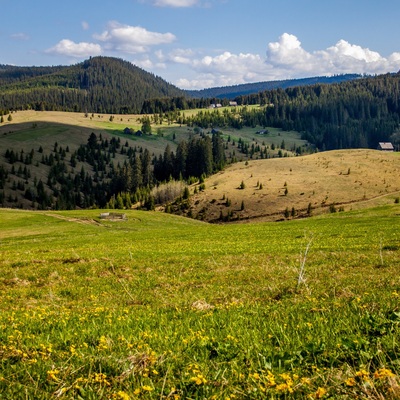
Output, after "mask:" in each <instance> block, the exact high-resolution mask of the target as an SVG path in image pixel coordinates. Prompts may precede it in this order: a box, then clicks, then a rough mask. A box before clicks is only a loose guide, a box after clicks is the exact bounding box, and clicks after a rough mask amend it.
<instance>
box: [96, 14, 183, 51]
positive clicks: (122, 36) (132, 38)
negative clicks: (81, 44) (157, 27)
mask: <svg viewBox="0 0 400 400" xmlns="http://www.w3.org/2000/svg"><path fill="white" fill-rule="evenodd" d="M94 37H95V39H97V40H99V41H101V42H104V47H105V48H106V49H107V50H111V51H117V52H123V53H131V54H135V53H144V52H146V51H148V50H149V47H150V46H155V45H160V44H168V43H171V42H173V41H174V40H176V37H175V35H173V34H172V33H169V32H168V33H158V32H151V31H148V30H146V29H145V28H142V27H140V26H130V25H123V24H120V23H118V22H115V21H112V22H110V23H109V25H108V29H107V30H105V31H104V32H103V33H101V34H100V35H95V36H94Z"/></svg>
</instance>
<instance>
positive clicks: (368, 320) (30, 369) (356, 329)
mask: <svg viewBox="0 0 400 400" xmlns="http://www.w3.org/2000/svg"><path fill="white" fill-rule="evenodd" d="M126 215H127V218H128V219H127V220H126V221H119V222H117V221H108V220H101V219H100V218H99V211H96V210H91V211H71V212H27V211H12V210H4V209H3V210H0V244H1V252H0V271H1V278H0V287H1V291H2V297H1V302H0V310H1V312H0V326H1V329H0V341H1V346H0V355H1V360H2V361H1V363H0V396H1V397H4V398H12V399H22V398H24V399H25V398H35V399H51V398H55V397H56V398H62V399H63V398H65V399H72V398H74V399H76V398H83V399H100V398H107V399H128V398H131V399H136V398H139V399H160V398H161V399H167V398H169V399H171V398H174V399H178V398H181V399H188V398H192V399H205V398H207V399H212V398H215V399H222V398H223V399H226V398H233V399H235V398H237V399H243V398H248V399H264V398H296V399H302V398H304V399H306V398H307V399H310V398H312V399H321V398H343V399H347V398H348V399H350V398H367V399H379V398H385V399H395V398H398V396H399V395H400V386H399V385H400V380H399V379H400V377H399V374H400V368H399V359H400V353H399V346H398V343H399V340H400V336H399V334H400V331H399V329H398V327H399V323H400V316H399V311H400V310H399V296H400V280H399V275H398V273H397V272H398V269H399V267H400V253H399V252H400V232H399V230H398V226H399V215H400V209H399V206H398V205H394V204H392V205H390V206H385V207H380V208H372V209H370V210H368V211H362V212H360V211H353V212H346V213H341V214H335V215H330V216H326V217H314V218H310V219H305V220H300V221H289V222H285V223H282V224H244V225H241V224H235V225H224V226H220V225H207V224H204V223H201V222H198V221H194V220H189V219H183V218H179V217H176V216H172V215H167V214H160V213H149V212H147V213H145V212H138V211H136V212H135V211H129V212H127V213H126ZM301 271H302V272H303V273H301Z"/></svg>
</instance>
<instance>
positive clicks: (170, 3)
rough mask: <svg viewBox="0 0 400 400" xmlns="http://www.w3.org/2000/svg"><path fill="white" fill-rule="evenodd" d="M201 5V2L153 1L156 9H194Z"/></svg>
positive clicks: (178, 0) (189, 0) (197, 0)
mask: <svg viewBox="0 0 400 400" xmlns="http://www.w3.org/2000/svg"><path fill="white" fill-rule="evenodd" d="M198 3H199V0H152V4H153V5H154V6H156V7H176V8H178V7H193V6H195V5H196V4H198Z"/></svg>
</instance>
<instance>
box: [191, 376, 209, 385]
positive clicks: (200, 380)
mask: <svg viewBox="0 0 400 400" xmlns="http://www.w3.org/2000/svg"><path fill="white" fill-rule="evenodd" d="M190 380H191V381H193V382H195V383H196V385H202V384H204V383H207V379H206V378H205V377H204V376H203V375H202V374H198V375H196V376H193V377H192V378H190Z"/></svg>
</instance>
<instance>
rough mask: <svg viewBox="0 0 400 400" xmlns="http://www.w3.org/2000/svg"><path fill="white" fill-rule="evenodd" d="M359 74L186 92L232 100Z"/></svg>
mask: <svg viewBox="0 0 400 400" xmlns="http://www.w3.org/2000/svg"><path fill="white" fill-rule="evenodd" d="M362 77H363V75H360V74H344V75H334V76H316V77H311V78H301V79H287V80H280V81H265V82H255V83H244V84H240V85H233V86H221V87H214V88H209V89H201V90H187V91H186V92H187V93H188V94H189V95H190V96H191V97H194V98H219V99H230V100H233V99H235V98H236V97H238V96H244V95H248V94H254V93H258V92H263V91H265V90H273V89H287V88H289V87H295V86H309V85H316V84H332V83H341V82H347V81H351V80H354V79H359V78H362Z"/></svg>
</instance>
